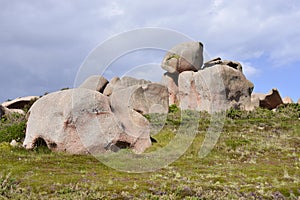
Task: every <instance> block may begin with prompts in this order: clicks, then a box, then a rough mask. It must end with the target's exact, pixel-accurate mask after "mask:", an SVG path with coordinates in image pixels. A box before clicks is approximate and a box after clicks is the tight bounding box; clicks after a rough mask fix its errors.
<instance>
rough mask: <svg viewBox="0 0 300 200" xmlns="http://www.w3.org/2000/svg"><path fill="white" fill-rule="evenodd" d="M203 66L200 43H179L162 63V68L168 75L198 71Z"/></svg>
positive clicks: (201, 45)
mask: <svg viewBox="0 0 300 200" xmlns="http://www.w3.org/2000/svg"><path fill="white" fill-rule="evenodd" d="M202 64H203V44H202V43H201V42H186V43H181V44H178V45H176V46H175V47H173V48H172V49H170V50H169V51H168V52H167V54H166V56H165V57H164V59H163V62H162V68H163V69H165V70H166V71H167V72H170V73H175V72H178V73H181V72H184V71H198V70H199V69H200V68H201V66H202Z"/></svg>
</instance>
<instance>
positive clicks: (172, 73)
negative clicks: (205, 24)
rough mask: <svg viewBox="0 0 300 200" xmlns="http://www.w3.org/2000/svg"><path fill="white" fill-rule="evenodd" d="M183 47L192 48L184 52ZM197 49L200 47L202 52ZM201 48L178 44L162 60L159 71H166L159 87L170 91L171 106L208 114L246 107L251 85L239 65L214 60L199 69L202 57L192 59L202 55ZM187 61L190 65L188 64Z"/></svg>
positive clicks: (194, 45)
mask: <svg viewBox="0 0 300 200" xmlns="http://www.w3.org/2000/svg"><path fill="white" fill-rule="evenodd" d="M200 44H201V43H200ZM182 46H192V47H194V48H190V50H189V51H187V52H185V51H184V48H183V49H182V48H181V47H182ZM196 47H201V50H199V48H196ZM202 48H203V46H202V45H199V43H197V42H194V43H187V44H180V45H178V46H176V47H174V48H173V49H172V50H171V51H170V52H168V53H167V54H166V56H165V58H164V59H163V63H162V68H163V69H165V70H167V72H166V73H165V74H164V75H163V78H162V84H163V85H165V86H166V87H168V88H169V103H170V105H171V104H176V105H177V106H179V107H180V108H181V109H183V110H187V109H191V110H197V111H208V112H213V111H218V110H219V111H220V110H225V109H228V108H230V107H234V108H248V107H249V106H250V105H251V93H252V91H253V87H254V86H253V84H252V83H251V82H250V81H248V80H247V79H246V77H245V76H244V74H243V71H242V66H241V64H240V63H238V62H233V61H227V60H221V58H216V59H213V60H211V61H208V62H206V63H204V66H203V67H202V64H203V56H202V55H201V56H191V54H192V55H198V54H200V53H201V54H202ZM178 49H182V51H179V50H178ZM173 52H175V53H176V54H174V53H173ZM178 52H179V53H178ZM175 56H177V57H176V58H175ZM185 56H186V58H185ZM176 60H177V62H175V61H176ZM180 60H184V62H179V61H180ZM187 62H190V63H189V65H188V64H187ZM166 66H167V67H166ZM175 66H176V67H175ZM186 66H190V67H186ZM191 66H193V67H191ZM179 69H180V70H179ZM215 105H219V106H220V107H219V108H216V107H215Z"/></svg>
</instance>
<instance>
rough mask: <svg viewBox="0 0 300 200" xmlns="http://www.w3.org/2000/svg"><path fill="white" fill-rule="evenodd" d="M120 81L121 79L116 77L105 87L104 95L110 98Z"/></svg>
mask: <svg viewBox="0 0 300 200" xmlns="http://www.w3.org/2000/svg"><path fill="white" fill-rule="evenodd" d="M119 81H120V78H119V77H114V78H112V79H111V80H110V81H109V83H108V84H107V86H106V87H105V89H104V91H103V94H104V95H106V96H110V95H111V94H112V92H113V90H114V86H115V85H116V83H117V82H119Z"/></svg>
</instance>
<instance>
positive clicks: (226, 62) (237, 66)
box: [203, 57, 243, 72]
mask: <svg viewBox="0 0 300 200" xmlns="http://www.w3.org/2000/svg"><path fill="white" fill-rule="evenodd" d="M214 65H227V66H229V67H232V68H234V69H237V70H239V71H241V72H242V71H243V68H242V65H241V63H239V62H236V61H230V60H222V59H221V58H220V57H218V58H214V59H212V60H210V61H208V62H206V63H204V66H203V69H205V68H207V67H212V66H214Z"/></svg>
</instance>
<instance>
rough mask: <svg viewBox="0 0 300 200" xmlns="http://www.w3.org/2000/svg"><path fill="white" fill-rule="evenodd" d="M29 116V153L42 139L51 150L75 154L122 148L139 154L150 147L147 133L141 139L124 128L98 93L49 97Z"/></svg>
mask: <svg viewBox="0 0 300 200" xmlns="http://www.w3.org/2000/svg"><path fill="white" fill-rule="evenodd" d="M29 112H30V114H29V119H28V123H27V130H26V137H25V141H24V143H23V146H24V147H26V148H27V149H31V148H33V147H34V145H35V143H36V141H38V140H39V139H43V140H44V141H45V142H46V144H47V146H48V147H49V148H50V149H51V150H54V151H65V152H68V153H72V154H83V153H88V152H89V153H102V152H106V151H108V150H116V149H118V148H119V147H120V148H122V147H128V148H132V149H133V150H134V151H135V152H137V153H140V152H143V151H144V150H145V149H146V148H147V147H149V146H150V144H151V141H150V135H149V134H148V133H146V132H145V133H143V134H142V135H140V133H139V132H134V131H135V130H134V129H131V127H126V125H124V124H122V123H121V122H120V121H119V120H118V118H117V117H116V116H115V114H114V113H113V112H112V110H111V108H110V103H109V98H108V97H106V96H104V95H102V94H101V93H99V92H96V91H92V90H88V89H72V90H65V91H60V92H56V93H52V94H48V95H46V96H44V97H42V98H41V99H39V100H38V101H37V102H36V103H35V104H34V105H33V106H32V107H31V109H30V111H29ZM127 117H128V116H127ZM131 117H132V118H131V119H132V120H137V121H138V120H139V119H140V116H134V115H132V116H131ZM131 131H132V132H131Z"/></svg>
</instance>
